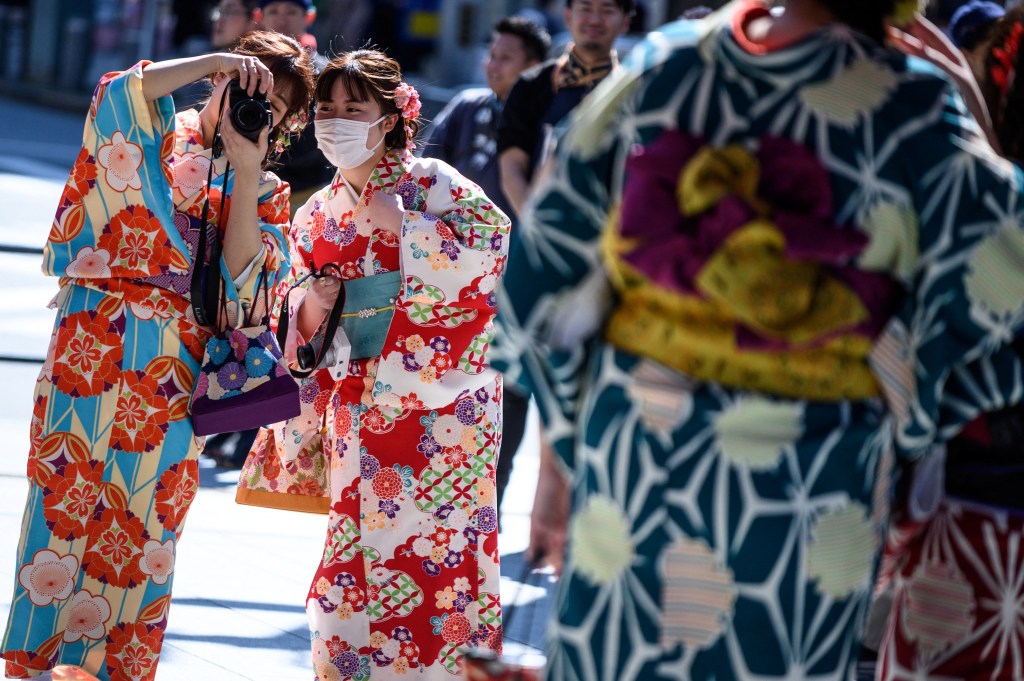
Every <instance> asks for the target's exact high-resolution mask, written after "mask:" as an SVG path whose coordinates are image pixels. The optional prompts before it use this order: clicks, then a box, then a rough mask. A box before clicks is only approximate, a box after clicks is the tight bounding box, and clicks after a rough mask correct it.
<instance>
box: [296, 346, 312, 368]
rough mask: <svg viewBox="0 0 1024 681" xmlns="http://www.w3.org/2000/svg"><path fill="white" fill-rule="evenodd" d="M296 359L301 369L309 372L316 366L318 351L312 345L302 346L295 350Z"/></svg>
mask: <svg viewBox="0 0 1024 681" xmlns="http://www.w3.org/2000/svg"><path fill="white" fill-rule="evenodd" d="M295 359H296V360H297V361H298V363H299V367H300V368H302V369H303V370H305V371H309V370H310V369H312V368H313V367H314V366H315V365H316V349H315V348H313V345H312V344H310V343H306V344H305V345H300V346H299V347H298V348H296V349H295Z"/></svg>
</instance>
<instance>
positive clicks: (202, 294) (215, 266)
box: [190, 155, 231, 327]
mask: <svg viewBox="0 0 1024 681" xmlns="http://www.w3.org/2000/svg"><path fill="white" fill-rule="evenodd" d="M213 161H214V157H213V156H212V155H211V157H210V169H209V172H208V173H207V176H206V198H205V199H204V200H203V215H202V218H201V219H200V221H199V243H198V244H197V246H196V255H195V258H194V259H193V262H192V285H191V291H190V292H191V298H192V313H193V314H194V315H195V317H196V322H197V323H198V324H199V325H200V326H210V327H212V326H215V325H216V323H217V310H218V309H219V308H220V302H221V274H220V257H221V253H222V252H223V244H222V243H221V239H220V235H219V234H216V233H215V235H214V238H213V241H212V243H211V244H210V245H209V257H207V243H206V242H207V238H208V234H207V232H208V231H209V228H210V222H209V220H210V191H211V189H212V188H211V186H210V184H211V183H212V182H213ZM230 170H231V163H228V164H227V165H225V166H224V175H223V177H224V184H223V186H222V187H221V192H220V208H219V210H218V213H217V214H218V215H219V216H220V217H219V220H223V219H224V200H225V198H226V197H227V181H228V172H230Z"/></svg>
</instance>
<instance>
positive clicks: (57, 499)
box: [43, 461, 103, 541]
mask: <svg viewBox="0 0 1024 681" xmlns="http://www.w3.org/2000/svg"><path fill="white" fill-rule="evenodd" d="M48 484H49V489H48V490H47V494H46V496H45V497H44V498H43V515H44V517H45V518H46V525H47V527H49V528H50V530H51V531H52V532H53V536H55V537H56V538H58V539H62V540H64V541H74V540H75V539H78V538H80V537H83V536H85V535H86V532H87V524H88V522H89V520H90V519H91V518H92V516H93V514H94V513H95V512H96V506H97V504H98V503H99V501H100V492H101V490H102V486H103V462H101V461H82V462H72V463H69V464H68V465H67V466H65V467H64V470H63V472H62V473H61V474H60V475H53V476H51V477H50V479H49V482H48Z"/></svg>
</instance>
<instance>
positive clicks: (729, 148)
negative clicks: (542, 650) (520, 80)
mask: <svg viewBox="0 0 1024 681" xmlns="http://www.w3.org/2000/svg"><path fill="white" fill-rule="evenodd" d="M751 6H753V9H751ZM749 11H757V12H767V9H766V8H765V7H764V6H763V5H762V4H761V3H734V4H733V5H730V6H729V7H727V8H725V9H723V10H722V11H721V12H720V13H718V14H716V15H713V16H712V17H711V18H709V19H708V20H706V21H704V22H701V23H693V22H681V23H677V24H672V25H669V26H667V27H665V28H664V29H663V30H660V31H658V32H655V33H654V34H652V35H651V36H650V37H649V40H647V41H646V42H644V43H642V44H641V45H640V46H639V47H638V48H637V49H636V50H635V51H634V52H633V54H632V55H631V57H630V59H629V60H628V61H627V62H626V64H625V68H624V69H623V71H622V72H621V73H619V74H617V75H612V76H611V77H609V79H608V80H607V81H606V82H605V83H603V84H602V85H601V86H600V87H599V88H598V89H597V90H595V92H594V93H593V95H592V97H591V98H590V99H588V100H587V101H585V102H584V103H583V104H582V105H581V107H580V108H579V109H578V111H577V112H576V113H575V114H574V116H573V117H572V119H571V121H570V122H569V124H568V125H567V126H566V128H565V132H564V135H563V136H562V138H561V140H560V143H559V148H558V151H557V155H556V161H555V164H554V167H553V169H551V171H550V174H549V175H547V176H546V177H544V178H543V179H542V180H541V181H540V184H539V186H538V189H537V193H536V195H535V197H534V199H533V210H532V211H531V214H530V215H529V216H527V217H526V219H525V220H524V223H523V228H522V232H521V248H517V249H516V251H515V252H514V253H513V254H512V257H511V259H510V266H509V273H508V275H507V278H506V283H505V288H504V297H503V298H499V304H500V305H501V307H502V313H503V315H507V321H508V324H507V326H508V329H509V334H510V336H511V338H510V340H511V346H512V348H511V349H512V351H513V352H512V355H513V356H514V358H515V359H516V360H518V361H517V365H516V366H514V367H513V369H521V370H522V373H523V381H524V382H526V383H529V384H530V385H531V387H532V388H533V390H534V395H535V397H536V398H537V401H538V404H539V405H540V407H541V411H542V414H543V416H544V419H545V422H546V428H547V432H548V435H549V437H550V439H551V440H552V442H553V443H554V446H555V447H556V449H557V450H558V452H559V454H560V455H561V459H562V461H563V462H564V463H565V467H566V471H567V474H568V475H569V476H570V479H571V484H572V495H573V498H572V503H573V512H572V518H571V521H570V526H569V540H568V551H567V556H566V567H565V571H564V574H563V576H562V579H561V582H560V585H559V596H558V599H557V604H556V610H557V612H556V616H555V617H556V621H555V623H554V625H553V628H552V629H551V640H550V647H549V651H548V652H549V657H548V669H547V674H548V678H549V679H553V680H557V681H563V680H570V679H587V680H588V681H625V680H640V679H642V680H644V681H651V680H658V679H678V680H683V679H686V680H687V681H689V680H697V679H704V680H709V681H710V680H711V679H717V680H721V679H773V678H778V679H783V678H786V679H836V680H838V679H848V678H851V677H852V676H853V668H854V665H855V664H856V660H857V656H858V650H859V640H860V631H861V627H862V625H863V622H864V619H865V616H866V612H867V607H868V604H869V603H870V600H871V593H872V586H873V583H874V575H875V571H876V563H877V560H878V556H879V554H880V551H881V547H882V536H881V532H880V527H881V525H882V521H883V519H884V517H885V514H886V510H887V508H886V499H887V492H888V479H889V473H890V471H891V470H892V462H893V457H894V456H904V457H908V458H914V457H918V456H921V454H922V453H923V452H924V451H925V450H926V449H927V448H928V447H929V446H931V445H932V444H933V443H935V442H941V441H943V440H945V439H947V438H949V437H951V436H952V435H953V434H954V433H955V432H956V431H957V430H958V429H959V428H960V427H962V425H963V424H964V423H965V422H966V421H967V420H969V419H970V418H972V417H973V416H974V415H975V414H977V413H978V412H979V411H980V410H989V409H992V408H993V407H994V406H999V405H1005V404H1007V403H1009V402H1011V401H1014V400H1020V399H1021V389H1020V386H1021V385H1022V383H1021V380H1020V377H1021V374H1020V367H1019V366H1018V363H1017V360H1016V359H1015V357H1014V356H1013V353H1012V352H1010V351H1008V350H1007V348H1006V347H1005V344H1006V343H1008V342H1009V341H1010V339H1011V338H1012V337H1013V335H1014V332H1015V331H1016V330H1017V329H1019V327H1020V325H1021V323H1022V322H1024V269H1022V268H1021V267H1020V265H1019V263H1020V262H1022V261H1024V260H1021V258H1022V256H1024V231H1022V230H1021V224H1020V222H1021V214H1020V212H1019V211H1020V192H1021V188H1022V186H1024V185H1022V180H1024V177H1022V175H1021V172H1020V171H1019V170H1018V169H1016V168H1015V167H1014V166H1012V165H1011V164H1009V163H1006V162H1004V161H1002V160H1001V159H999V158H998V157H997V156H996V155H995V154H994V153H993V152H992V151H991V150H990V149H989V148H988V147H987V145H986V144H985V142H984V141H983V139H982V138H981V136H980V135H979V131H978V128H977V126H976V124H975V123H974V121H973V120H971V119H970V118H969V116H968V115H967V113H966V111H965V107H964V105H963V102H962V101H961V99H960V98H959V96H958V94H957V93H956V91H955V88H954V87H953V86H952V85H951V84H950V83H949V82H948V81H947V80H946V79H945V78H944V77H943V76H942V75H941V74H939V73H938V72H937V71H936V70H935V69H934V68H932V67H931V66H929V65H927V64H924V63H923V62H920V61H917V60H914V59H908V58H906V57H904V56H902V55H899V54H896V53H895V52H890V51H888V50H886V49H884V48H882V47H881V46H879V45H877V44H875V43H873V42H872V41H870V40H868V39H867V38H865V37H863V36H860V35H858V34H856V33H854V32H852V31H850V30H849V29H846V28H844V27H842V26H834V27H827V28H823V29H821V30H819V31H817V32H815V33H813V34H811V35H810V36H808V37H807V38H805V39H803V40H801V41H800V42H797V43H795V44H792V45H789V46H786V47H784V48H781V49H778V50H775V51H772V52H769V53H758V52H756V51H752V50H750V49H747V47H746V45H748V44H749V41H746V40H744V39H743V36H742V35H741V32H742V26H743V16H744V14H745V13H746V12H749ZM507 375H508V374H507ZM947 577H950V576H947ZM950 578H952V577H950Z"/></svg>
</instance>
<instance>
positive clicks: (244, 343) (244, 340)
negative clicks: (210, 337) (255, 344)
mask: <svg viewBox="0 0 1024 681" xmlns="http://www.w3.org/2000/svg"><path fill="white" fill-rule="evenodd" d="M228 342H230V343H231V349H232V350H234V351H235V359H237V360H238V361H239V362H242V361H244V360H245V353H246V352H248V351H249V337H248V336H246V335H245V332H244V331H242V330H241V329H235V330H234V331H232V332H231V335H230V336H229V337H228Z"/></svg>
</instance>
